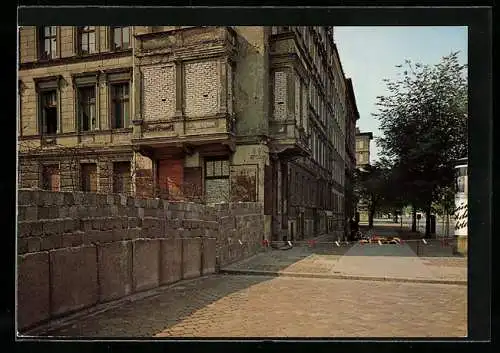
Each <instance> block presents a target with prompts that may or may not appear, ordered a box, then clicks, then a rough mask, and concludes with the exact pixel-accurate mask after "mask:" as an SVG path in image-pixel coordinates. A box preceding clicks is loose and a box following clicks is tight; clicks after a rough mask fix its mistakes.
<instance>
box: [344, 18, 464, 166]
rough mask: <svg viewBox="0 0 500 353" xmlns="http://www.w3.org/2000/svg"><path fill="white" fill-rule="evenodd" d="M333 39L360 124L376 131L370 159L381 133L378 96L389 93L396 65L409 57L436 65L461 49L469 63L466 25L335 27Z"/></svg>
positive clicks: (367, 129)
mask: <svg viewBox="0 0 500 353" xmlns="http://www.w3.org/2000/svg"><path fill="white" fill-rule="evenodd" d="M334 38H335V39H334V40H335V42H336V44H337V49H338V52H339V56H340V61H341V63H342V68H343V70H344V73H345V75H346V77H350V78H351V79H352V84H353V88H354V95H355V96H356V104H357V107H358V111H359V120H358V122H357V127H359V129H360V130H361V132H365V131H371V132H373V137H374V140H372V142H371V145H370V150H371V153H370V154H371V155H370V160H371V162H374V161H375V160H377V159H378V157H379V156H378V154H379V149H378V148H377V146H376V143H375V138H376V137H378V136H380V135H381V132H380V130H379V129H378V126H379V122H378V120H377V119H376V118H375V117H373V116H372V115H371V114H372V113H376V112H377V107H376V105H375V103H376V97H377V96H383V95H385V94H386V93H387V91H386V84H385V83H384V82H383V81H382V80H383V79H384V78H389V79H390V78H395V77H396V75H397V73H398V72H399V71H398V69H397V68H396V67H395V66H396V65H399V64H403V63H404V61H405V60H406V59H409V60H411V61H412V62H414V63H415V62H419V63H422V64H429V65H434V64H437V63H439V62H440V60H441V58H442V57H443V56H446V55H448V54H450V53H451V52H455V51H460V54H459V60H460V63H462V64H467V27H444V26H443V27H430V26H427V27H335V29H334Z"/></svg>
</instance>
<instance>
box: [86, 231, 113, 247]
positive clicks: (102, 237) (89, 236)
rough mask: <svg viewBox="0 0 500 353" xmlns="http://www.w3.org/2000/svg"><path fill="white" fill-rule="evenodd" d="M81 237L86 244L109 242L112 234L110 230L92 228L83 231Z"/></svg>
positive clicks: (111, 239)
mask: <svg viewBox="0 0 500 353" xmlns="http://www.w3.org/2000/svg"><path fill="white" fill-rule="evenodd" d="M83 239H84V241H83V242H84V244H86V245H91V244H103V243H110V242H112V241H113V240H114V234H113V231H112V230H95V229H93V230H90V231H87V232H85V235H84V237H83Z"/></svg>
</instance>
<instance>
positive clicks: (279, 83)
mask: <svg viewBox="0 0 500 353" xmlns="http://www.w3.org/2000/svg"><path fill="white" fill-rule="evenodd" d="M287 104H288V103H287V74H286V72H283V71H276V72H275V73H274V114H273V115H274V119H276V120H285V119H286V114H287V110H286V107H287Z"/></svg>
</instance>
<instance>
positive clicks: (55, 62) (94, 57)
mask: <svg viewBox="0 0 500 353" xmlns="http://www.w3.org/2000/svg"><path fill="white" fill-rule="evenodd" d="M127 56H130V57H132V49H126V50H122V51H111V52H102V53H95V54H91V55H85V56H78V55H75V56H70V57H65V58H56V59H51V60H37V61H31V62H25V63H21V64H19V70H20V71H21V70H32V69H37V68H42V67H51V66H59V65H69V64H75V63H84V62H90V61H99V60H108V59H115V58H123V57H127Z"/></svg>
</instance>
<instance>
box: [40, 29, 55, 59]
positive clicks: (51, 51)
mask: <svg viewBox="0 0 500 353" xmlns="http://www.w3.org/2000/svg"><path fill="white" fill-rule="evenodd" d="M39 31H40V33H39V34H40V59H52V58H55V57H56V51H57V40H56V38H57V27H56V26H45V27H41V28H40V30H39Z"/></svg>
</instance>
